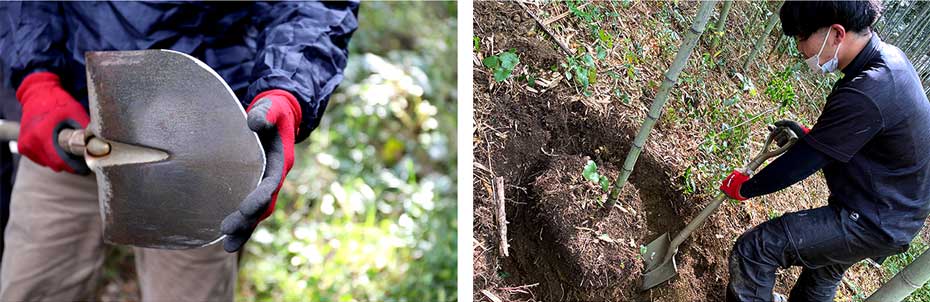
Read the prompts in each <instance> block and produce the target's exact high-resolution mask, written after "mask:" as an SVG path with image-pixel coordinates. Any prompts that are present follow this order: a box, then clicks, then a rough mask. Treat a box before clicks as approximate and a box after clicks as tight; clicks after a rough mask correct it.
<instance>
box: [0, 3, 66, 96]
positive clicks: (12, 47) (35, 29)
mask: <svg viewBox="0 0 930 302" xmlns="http://www.w3.org/2000/svg"><path fill="white" fill-rule="evenodd" d="M62 18H63V17H62V7H61V3H58V2H4V3H2V4H0V64H2V67H3V70H4V72H3V82H4V85H8V86H9V87H12V88H13V89H16V88H17V87H19V84H20V82H22V80H23V78H25V77H26V75H28V74H30V73H32V72H34V71H39V70H46V71H51V72H54V73H56V74H59V75H61V74H63V73H62V72H61V69H62V68H64V67H65V54H64V41H65V40H64V38H65V36H64V34H65V33H64V28H63V24H64V21H63V20H62Z"/></svg>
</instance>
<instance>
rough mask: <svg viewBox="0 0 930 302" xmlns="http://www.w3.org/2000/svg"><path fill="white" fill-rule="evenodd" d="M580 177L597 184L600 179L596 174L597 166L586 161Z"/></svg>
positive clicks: (592, 162) (591, 161)
mask: <svg viewBox="0 0 930 302" xmlns="http://www.w3.org/2000/svg"><path fill="white" fill-rule="evenodd" d="M581 175H582V176H584V178H585V179H587V180H589V181H593V182H597V180H598V179H599V178H600V175H598V174H597V164H596V163H594V161H593V160H588V164H586V165H584V169H583V170H582V171H581Z"/></svg>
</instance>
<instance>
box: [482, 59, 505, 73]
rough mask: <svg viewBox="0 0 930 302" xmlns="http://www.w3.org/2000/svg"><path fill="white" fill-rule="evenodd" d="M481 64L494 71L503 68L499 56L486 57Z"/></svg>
mask: <svg viewBox="0 0 930 302" xmlns="http://www.w3.org/2000/svg"><path fill="white" fill-rule="evenodd" d="M481 63H482V64H484V67H487V68H490V69H492V70H493V69H496V68H497V67H499V66H501V63H500V60H498V59H497V56H490V57H486V58H484V60H481Z"/></svg>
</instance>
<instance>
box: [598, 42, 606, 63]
mask: <svg viewBox="0 0 930 302" xmlns="http://www.w3.org/2000/svg"><path fill="white" fill-rule="evenodd" d="M606 57H607V51H606V50H604V48H603V47H601V46H600V45H598V46H597V59H598V60H603V59H604V58H606Z"/></svg>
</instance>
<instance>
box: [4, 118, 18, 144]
mask: <svg viewBox="0 0 930 302" xmlns="http://www.w3.org/2000/svg"><path fill="white" fill-rule="evenodd" d="M17 137H19V123H17V122H14V121H5V120H0V141H15V140H16V138H17Z"/></svg>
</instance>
